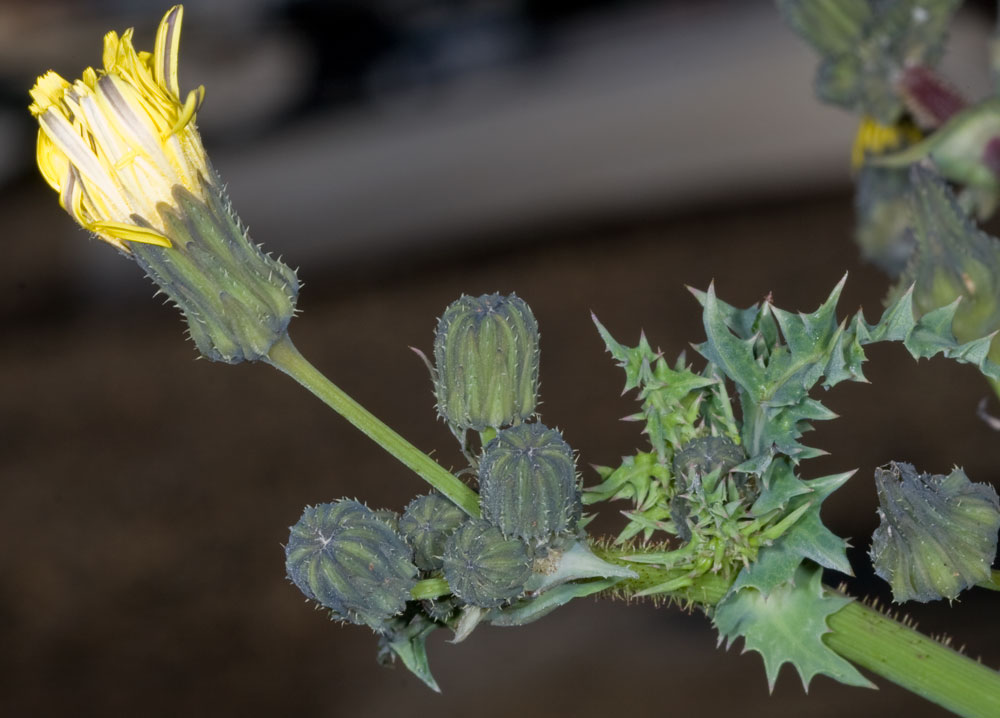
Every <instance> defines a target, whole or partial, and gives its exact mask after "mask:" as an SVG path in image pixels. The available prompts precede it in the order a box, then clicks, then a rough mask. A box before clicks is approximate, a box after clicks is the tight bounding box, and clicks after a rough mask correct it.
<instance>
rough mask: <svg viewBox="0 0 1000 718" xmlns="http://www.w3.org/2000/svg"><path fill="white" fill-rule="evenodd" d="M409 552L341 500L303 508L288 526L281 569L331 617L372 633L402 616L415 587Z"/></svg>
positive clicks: (370, 516) (368, 513) (369, 516)
mask: <svg viewBox="0 0 1000 718" xmlns="http://www.w3.org/2000/svg"><path fill="white" fill-rule="evenodd" d="M412 556H413V552H412V551H411V550H410V547H409V546H407V545H406V543H405V542H404V541H403V539H402V538H400V537H399V535H398V534H396V532H395V531H393V530H392V528H391V527H390V526H389V525H388V524H386V523H385V522H384V521H382V520H380V519H379V518H378V517H377V516H376V515H375V512H373V511H372V510H371V509H369V508H368V507H367V506H365V505H363V504H360V503H358V502H357V501H350V500H347V499H341V500H340V501H335V502H334V503H331V504H319V505H317V506H307V507H306V510H305V511H304V512H303V514H302V518H300V519H299V522H298V523H297V524H295V525H294V526H292V527H291V534H290V535H289V537H288V545H287V546H285V569H286V570H287V572H288V578H290V579H291V581H292V583H294V584H295V585H296V586H298V587H299V590H300V591H302V593H304V594H305V595H306V597H307V598H310V599H312V600H314V601H316V602H317V603H320V604H322V605H323V606H326V607H327V608H329V609H330V610H331V611H332V612H333V616H334V617H335V618H338V619H341V620H345V621H350V622H351V623H359V624H360V623H364V624H368V625H369V626H370V627H371V628H372V629H374V630H375V631H376V632H381V631H382V630H383V629H384V626H385V624H386V621H387V620H388V619H390V618H391V617H392V616H395V615H397V614H399V613H401V612H402V611H403V609H404V608H405V607H406V602H407V600H408V599H409V598H410V590H411V589H412V588H413V586H414V584H416V575H417V567H416V566H414V565H413V561H412Z"/></svg>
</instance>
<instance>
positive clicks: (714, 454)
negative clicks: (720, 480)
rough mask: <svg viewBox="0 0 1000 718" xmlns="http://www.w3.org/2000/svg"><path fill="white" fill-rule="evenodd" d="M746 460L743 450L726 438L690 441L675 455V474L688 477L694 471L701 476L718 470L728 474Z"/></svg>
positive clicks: (716, 437) (707, 437) (706, 437)
mask: <svg viewBox="0 0 1000 718" xmlns="http://www.w3.org/2000/svg"><path fill="white" fill-rule="evenodd" d="M745 460H746V456H745V455H744V453H743V449H741V448H740V447H738V446H737V445H736V444H734V443H733V442H732V440H731V439H728V438H726V437H725V436H704V437H701V438H700V439H693V440H692V441H689V442H688V443H686V444H685V445H684V446H682V447H681V450H680V451H678V452H677V453H676V454H675V455H674V474H677V475H684V476H687V475H688V474H690V473H691V472H692V471H693V472H695V473H697V474H698V475H700V476H704V475H706V474H710V473H712V472H713V471H715V470H716V469H719V473H721V474H725V473H728V472H729V470H730V469H732V468H733V467H735V466H739V465H740V464H742V463H743V462H744V461H745Z"/></svg>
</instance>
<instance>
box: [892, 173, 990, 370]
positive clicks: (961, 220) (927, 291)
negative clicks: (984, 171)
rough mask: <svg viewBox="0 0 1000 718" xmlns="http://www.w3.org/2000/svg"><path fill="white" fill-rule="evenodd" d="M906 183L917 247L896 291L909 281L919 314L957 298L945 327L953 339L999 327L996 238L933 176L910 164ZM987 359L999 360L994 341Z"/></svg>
mask: <svg viewBox="0 0 1000 718" xmlns="http://www.w3.org/2000/svg"><path fill="white" fill-rule="evenodd" d="M910 181H911V183H912V185H913V193H912V197H911V220H912V224H913V228H914V230H915V235H916V240H917V249H916V254H915V255H914V257H913V259H912V261H911V262H910V264H909V266H908V267H907V269H906V272H904V273H903V275H902V276H901V277H900V283H899V285H898V288H897V290H896V291H897V292H900V291H903V290H905V289H906V288H908V287H909V286H910V285H911V284H913V285H914V288H913V303H914V309H915V310H916V311H917V312H918V314H920V315H923V314H926V313H928V312H930V311H933V310H935V309H938V308H940V307H943V306H945V305H948V304H951V303H952V302H953V301H955V300H956V299H958V298H959V297H961V298H962V302H961V304H959V305H958V309H957V310H956V312H955V318H954V321H953V323H952V327H951V329H952V331H953V332H954V334H955V338H956V339H957V340H958V341H959V342H963V343H964V342H970V341H973V340H974V339H979V338H980V337H985V336H987V335H988V334H990V333H992V332H994V331H996V330H997V329H1000V241H997V239H996V238H995V237H991V236H990V235H988V234H986V233H985V232H983V231H981V230H980V229H978V228H977V227H976V225H975V224H974V223H973V222H972V220H970V219H969V217H968V216H966V214H965V212H963V210H962V208H961V207H960V206H959V204H958V202H957V201H956V199H955V196H954V194H953V193H952V191H951V189H949V187H948V185H947V184H945V182H944V181H943V180H942V179H941V178H940V177H938V176H937V175H936V174H934V173H933V172H931V171H930V170H926V169H922V168H920V167H914V169H913V171H912V172H911V174H910ZM990 358H991V359H992V360H993V361H998V360H1000V343H997V342H996V341H994V343H993V346H992V349H991V352H990Z"/></svg>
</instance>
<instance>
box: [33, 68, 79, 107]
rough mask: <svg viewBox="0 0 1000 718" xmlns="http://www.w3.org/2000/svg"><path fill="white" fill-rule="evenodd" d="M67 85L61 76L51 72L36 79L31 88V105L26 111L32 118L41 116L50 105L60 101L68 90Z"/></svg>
mask: <svg viewBox="0 0 1000 718" xmlns="http://www.w3.org/2000/svg"><path fill="white" fill-rule="evenodd" d="M69 86H70V85H69V83H68V82H67V81H66V80H65V79H63V77H62V75H60V74H59V73H58V72H55V71H53V70H49V71H48V72H46V73H45V74H44V75H42V76H41V77H39V78H38V80H37V81H36V82H35V86H34V87H32V88H31V92H30V94H31V99H32V103H31V104H30V105H29V106H28V110H29V111H30V112H31V114H32V115H33V116H34V117H38V116H39V115H41V114H43V113H44V112H45V111H46V110H47V109H49V108H50V107H52V105H54V104H56V103H57V102H59V100H61V99H62V96H63V94H64V93H65V92H66V90H67V89H69Z"/></svg>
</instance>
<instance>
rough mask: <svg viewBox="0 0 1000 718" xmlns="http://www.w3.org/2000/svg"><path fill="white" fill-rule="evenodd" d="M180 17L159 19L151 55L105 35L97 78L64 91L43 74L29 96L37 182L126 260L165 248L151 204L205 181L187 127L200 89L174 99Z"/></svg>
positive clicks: (126, 37)
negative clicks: (135, 245)
mask: <svg viewBox="0 0 1000 718" xmlns="http://www.w3.org/2000/svg"><path fill="white" fill-rule="evenodd" d="M183 13H184V9H183V8H182V7H181V6H180V5H176V6H174V7H172V8H171V9H170V10H169V11H167V14H166V15H164V17H163V20H162V21H161V22H160V26H159V29H158V30H157V33H156V44H155V46H154V48H153V52H152V53H149V52H136V50H135V48H134V47H133V46H132V30H131V29H130V30H126V31H125V32H124V33H122V35H121V36H120V37H119V35H118V33H116V32H109V33H108V34H107V35H105V36H104V53H103V62H104V68H103V69H102V70H95V69H94V68H91V67H88V68H87V69H86V70H84V72H83V73H82V75H81V77H80V79H79V80H76V81H75V82H73V83H70V82H67V81H66V80H65V79H63V78H62V77H61V76H60V75H59V74H57V73H55V72H52V71H51V70H50V71H49V72H46V73H45V74H44V75H42V76H41V77H39V78H38V81H37V82H36V83H35V86H34V87H33V88H32V89H31V99H32V103H31V105H30V107H29V109H30V110H31V113H32V114H33V115H34V116H35V117H36V118H37V119H38V123H39V126H40V129H39V132H38V168H39V170H40V171H41V173H42V176H43V177H44V178H45V181H46V182H48V183H49V185H50V186H51V187H52V188H53V189H54V190H56V192H58V193H59V203H60V204H61V205H62V207H63V209H65V210H66V211H67V212H69V213H70V215H71V216H72V217H73V218H74V219H75V220H76V221H77V222H79V223H80V224H81V225H82V226H84V227H86V228H87V229H88V230H90V231H91V232H93V233H94V234H96V235H97V236H98V237H100V238H101V239H103V240H105V241H106V242H109V243H110V244H113V245H114V246H116V247H118V248H119V249H121V250H123V251H126V252H127V251H129V250H128V244H127V243H128V242H143V243H146V244H155V245H159V246H162V247H169V246H171V244H170V238H169V237H168V236H167V234H166V232H165V228H164V227H163V225H162V220H161V219H160V214H159V212H158V211H157V204H158V203H160V202H167V203H172V201H173V200H172V192H173V189H174V188H175V187H177V186H180V187H184V188H186V189H187V190H188V191H190V192H192V193H193V194H196V195H198V194H200V193H201V192H202V191H203V190H202V187H203V182H202V179H205V178H208V177H210V173H209V170H208V161H207V159H206V157H205V151H204V149H203V148H202V144H201V137H200V136H199V135H198V130H197V128H196V127H195V124H194V119H195V114H196V112H197V111H198V108H199V107H200V106H201V103H202V100H203V99H204V97H205V89H204V88H203V87H199V88H197V89H196V90H192V91H191V92H189V93H187V95H186V96H185V97H183V98H182V97H181V92H180V87H179V84H178V81H177V55H178V48H179V46H180V33H181V19H182V18H183Z"/></svg>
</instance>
